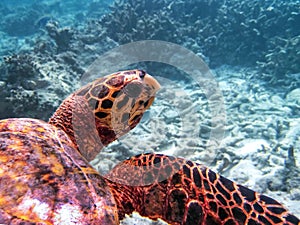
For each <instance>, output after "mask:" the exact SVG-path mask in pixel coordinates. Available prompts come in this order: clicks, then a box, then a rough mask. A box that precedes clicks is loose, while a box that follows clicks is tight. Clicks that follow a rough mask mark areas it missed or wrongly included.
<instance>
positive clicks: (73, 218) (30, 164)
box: [0, 119, 118, 225]
mask: <svg viewBox="0 0 300 225" xmlns="http://www.w3.org/2000/svg"><path fill="white" fill-rule="evenodd" d="M0 164H1V167H0V224H60V225H61V224H118V216H117V208H116V204H115V202H114V200H113V197H112V193H111V191H110V190H109V188H108V187H107V185H106V182H105V181H104V180H103V178H102V177H101V176H100V175H99V174H98V172H97V171H96V170H94V169H93V168H92V167H91V166H90V165H89V164H88V162H87V161H86V159H84V158H83V157H82V156H81V155H80V153H79V152H78V150H77V149H76V147H75V146H74V144H73V142H72V141H71V140H70V139H69V137H68V136H67V135H66V134H65V133H64V132H63V131H61V130H59V129H57V128H56V127H54V126H52V125H50V124H48V123H46V122H43V121H39V120H35V119H6V120H2V121H0ZM78 221H80V222H78Z"/></svg>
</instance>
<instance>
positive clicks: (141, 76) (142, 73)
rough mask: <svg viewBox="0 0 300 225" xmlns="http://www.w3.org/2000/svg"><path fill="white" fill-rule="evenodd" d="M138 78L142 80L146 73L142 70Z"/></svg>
mask: <svg viewBox="0 0 300 225" xmlns="http://www.w3.org/2000/svg"><path fill="white" fill-rule="evenodd" d="M139 76H140V78H142V79H143V78H144V77H145V76H146V72H145V71H144V70H140V74H139Z"/></svg>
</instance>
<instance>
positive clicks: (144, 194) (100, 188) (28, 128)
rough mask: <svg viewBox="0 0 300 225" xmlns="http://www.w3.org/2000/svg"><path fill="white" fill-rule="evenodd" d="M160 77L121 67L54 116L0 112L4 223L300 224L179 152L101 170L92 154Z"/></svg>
mask: <svg viewBox="0 0 300 225" xmlns="http://www.w3.org/2000/svg"><path fill="white" fill-rule="evenodd" d="M158 89H159V84H158V82H157V81H156V80H155V79H154V78H153V77H151V76H150V75H148V74H147V73H146V72H144V71H141V70H130V71H122V72H117V73H115V74H111V75H109V76H106V77H104V78H100V79H98V80H96V81H94V82H92V83H90V84H88V85H86V86H85V87H83V88H81V89H80V90H78V91H76V92H74V93H73V94H71V95H70V96H69V97H68V98H67V99H66V100H65V101H64V102H63V103H62V104H61V106H60V107H59V108H58V109H57V111H56V112H55V113H54V115H53V116H52V117H51V118H50V120H49V122H48V123H46V122H43V121H40V120H36V119H29V118H22V119H6V120H1V121H0V224H14V225H17V224H18V225H21V224H22V225H29V224H30V225H32V224H40V225H42V224H46V225H50V224H57V225H58V224H62V225H72V224H82V225H92V224H103V225H115V224H119V221H120V220H122V219H123V218H124V216H125V214H130V213H132V212H133V211H137V212H139V213H140V214H141V215H142V216H146V217H149V218H151V219H158V218H161V219H163V220H165V221H166V222H168V223H169V224H173V225H179V224H180V225H199V224H207V225H210V224H211V225H215V224H221V225H230V224H250V225H252V224H298V225H299V224H300V221H299V219H298V218H296V217H295V216H293V215H292V214H290V213H289V212H288V211H287V209H285V208H284V206H283V205H281V204H280V203H278V202H277V201H275V200H273V199H271V198H269V197H267V196H264V195H260V194H258V193H256V192H254V191H252V190H250V189H248V188H246V187H243V186H241V185H238V184H235V183H234V182H232V181H230V180H228V179H226V178H224V177H222V176H220V175H218V174H216V173H214V172H213V171H211V170H209V169H208V168H206V167H205V166H203V165H199V164H196V163H193V162H191V161H187V160H185V159H181V158H175V157H172V156H165V155H159V154H143V155H138V156H135V157H132V158H130V159H128V160H125V161H124V162H122V163H120V164H119V165H117V166H116V167H115V168H114V169H113V170H112V171H111V172H110V173H109V174H108V175H106V176H101V175H100V174H99V173H98V172H97V171H96V170H95V169H93V168H92V167H91V166H90V164H89V161H90V160H92V159H93V158H94V157H95V156H96V155H97V154H98V153H99V151H100V150H101V149H102V148H103V146H106V145H107V144H109V143H110V142H112V141H114V140H115V139H117V138H118V137H120V136H121V135H123V134H125V133H127V132H128V131H129V130H130V129H132V128H134V127H135V126H136V125H137V124H138V122H139V121H140V119H141V117H142V115H143V113H144V112H145V110H147V109H148V108H149V107H150V105H151V104H152V102H153V100H154V96H155V94H156V92H157V90H158Z"/></svg>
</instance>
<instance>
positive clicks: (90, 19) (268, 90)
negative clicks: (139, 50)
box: [0, 0, 300, 224]
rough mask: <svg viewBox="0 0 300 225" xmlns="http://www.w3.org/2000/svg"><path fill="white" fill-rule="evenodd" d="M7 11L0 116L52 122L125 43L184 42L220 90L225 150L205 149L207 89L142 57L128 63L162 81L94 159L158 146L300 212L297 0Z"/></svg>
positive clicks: (106, 165) (5, 2) (23, 6)
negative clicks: (133, 124)
mask: <svg viewBox="0 0 300 225" xmlns="http://www.w3.org/2000/svg"><path fill="white" fill-rule="evenodd" d="M0 15H1V18H2V20H1V21H0V40H1V41H0V119H3V118H8V117H31V118H39V119H42V120H47V119H48V118H49V117H50V116H51V115H52V113H53V112H54V111H55V110H56V108H57V107H58V106H59V104H60V103H61V101H62V100H63V99H64V98H66V97H67V96H68V95H69V94H70V93H72V92H73V91H74V90H76V89H77V88H78V87H80V85H81V83H80V80H81V78H82V75H83V74H85V73H86V72H87V71H88V68H89V66H90V65H91V64H92V63H93V62H94V61H95V60H96V59H97V58H98V57H100V56H101V55H103V54H104V53H105V52H107V51H109V50H111V49H114V48H116V47H118V46H120V45H123V44H127V43H131V42H135V41H143V40H161V41H166V42H171V43H175V44H178V45H180V46H182V47H184V48H186V49H188V50H190V51H192V52H193V53H194V54H196V55H198V56H199V57H201V58H202V59H203V60H204V62H205V63H206V64H207V65H208V66H209V68H210V69H211V71H212V73H213V75H214V77H215V79H216V80H217V82H218V85H219V88H220V89H221V91H222V96H223V99H224V104H225V112H224V113H225V114H226V127H225V136H224V138H223V139H222V140H221V141H220V145H219V146H218V148H217V149H216V152H215V154H213V155H210V154H208V153H207V152H205V149H206V144H207V140H208V139H209V138H210V131H211V129H212V124H211V117H212V116H213V115H214V113H212V112H210V109H209V106H208V101H207V99H206V96H205V94H204V93H203V91H201V89H200V90H199V88H197V87H196V86H195V85H194V84H193V83H192V82H191V80H190V79H188V77H189V76H188V75H187V74H185V73H184V72H183V71H181V70H179V69H178V68H175V67H173V66H170V65H166V64H163V63H158V62H140V63H136V64H133V65H129V66H128V67H126V68H142V69H145V70H146V71H147V72H148V73H150V74H152V75H153V76H158V77H161V81H162V90H161V91H160V93H159V94H158V96H157V99H156V101H155V103H154V105H153V107H152V108H151V110H149V112H147V113H146V115H145V116H144V119H143V121H142V123H141V124H140V125H139V126H138V127H137V128H136V129H135V130H133V131H132V132H130V134H129V135H126V136H125V137H123V138H121V139H120V140H119V141H117V142H115V143H113V144H112V145H111V146H109V147H107V148H106V149H105V150H104V151H103V153H101V154H102V156H101V161H100V162H101V163H99V160H100V157H98V159H96V160H94V161H93V165H94V166H95V167H96V168H98V169H99V170H100V171H102V170H103V173H104V172H105V171H107V170H109V169H111V168H112V167H113V165H115V164H116V162H118V161H122V160H124V159H125V158H128V157H129V156H132V155H136V154H139V153H142V152H149V151H155V152H161V153H167V154H171V155H176V156H180V157H185V158H187V159H190V160H193V161H196V162H198V163H203V164H206V165H208V166H209V167H210V168H211V169H213V170H215V171H216V172H219V173H221V174H222V175H224V176H225V177H228V178H230V179H233V180H234V181H236V182H238V183H240V184H243V185H246V186H248V187H250V188H252V189H254V190H256V191H258V192H260V193H264V194H267V195H269V196H271V197H273V198H275V199H276V200H278V201H280V202H282V203H284V204H285V205H286V206H287V207H288V209H289V210H290V211H291V212H292V213H294V214H295V215H296V216H298V217H299V216H300V187H299V186H300V1H299V0H243V1H241V0H179V1H174V0H152V1H149V0H116V1H113V0H101V1H100V0H99V1H97V0H93V1H92V0H90V1H75V0H65V1H56V0H48V1H46V0H39V1H34V0H2V1H1V3H0ZM116 63H117V62H116ZM120 69H122V68H120ZM105 70H106V68H103V71H105ZM99 73H102V71H100V72H99ZM164 81H165V83H164ZM167 81H168V82H167ZM204 85H205V84H204ZM195 121H197V122H195ZM195 124H197V126H195ZM198 124H199V126H198ZM183 126H184V128H183ZM183 130H184V132H183ZM192 130H197V132H198V133H199V135H197V134H196V135H194V134H192V133H190V132H189V131H191V132H192ZM136 140H140V141H139V142H138V143H137V141H136ZM100 164H101V166H102V168H100ZM128 221H130V218H128ZM126 223H128V224H131V222H126V221H125V222H124V224H126ZM144 223H146V222H144ZM149 224H150V222H149Z"/></svg>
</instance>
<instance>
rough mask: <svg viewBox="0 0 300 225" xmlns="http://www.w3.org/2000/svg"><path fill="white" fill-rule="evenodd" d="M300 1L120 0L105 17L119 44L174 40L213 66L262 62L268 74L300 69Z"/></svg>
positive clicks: (295, 71) (278, 75) (267, 75)
mask: <svg viewBox="0 0 300 225" xmlns="http://www.w3.org/2000/svg"><path fill="white" fill-rule="evenodd" d="M299 6H300V3H299V1H291V0H289V1H279V0H276V1H258V0H256V1H219V0H212V1H211V0H196V1H170V0H164V1H147V0H138V1H132V0H122V1H116V2H115V3H114V6H113V7H112V12H111V13H110V14H107V15H105V16H104V18H103V19H102V22H103V23H104V24H105V26H106V27H107V28H108V29H107V32H108V35H109V36H110V37H111V38H113V39H114V40H116V41H117V42H119V43H121V44H123V43H127V42H130V41H137V40H143V39H159V40H166V41H171V42H175V43H178V44H181V45H184V46H186V47H188V48H189V49H191V50H193V51H194V52H196V53H197V52H201V53H203V54H204V55H206V56H208V57H209V58H210V62H211V66H218V65H222V64H231V65H252V66H254V65H258V66H259V67H260V68H262V69H263V72H264V73H265V74H266V75H265V77H266V79H268V77H270V76H274V75H275V76H276V77H277V78H278V77H280V76H282V75H283V73H297V72H299V71H300V67H299V65H300V63H299V52H300V47H299V42H300V36H299V35H300V27H299V26H300V25H299V24H300V13H299ZM178 12H180V13H178ZM285 58H288V59H289V60H285V61H284V59H285ZM283 61H284V62H283ZM257 62H258V64H257ZM274 63H275V64H274Z"/></svg>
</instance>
